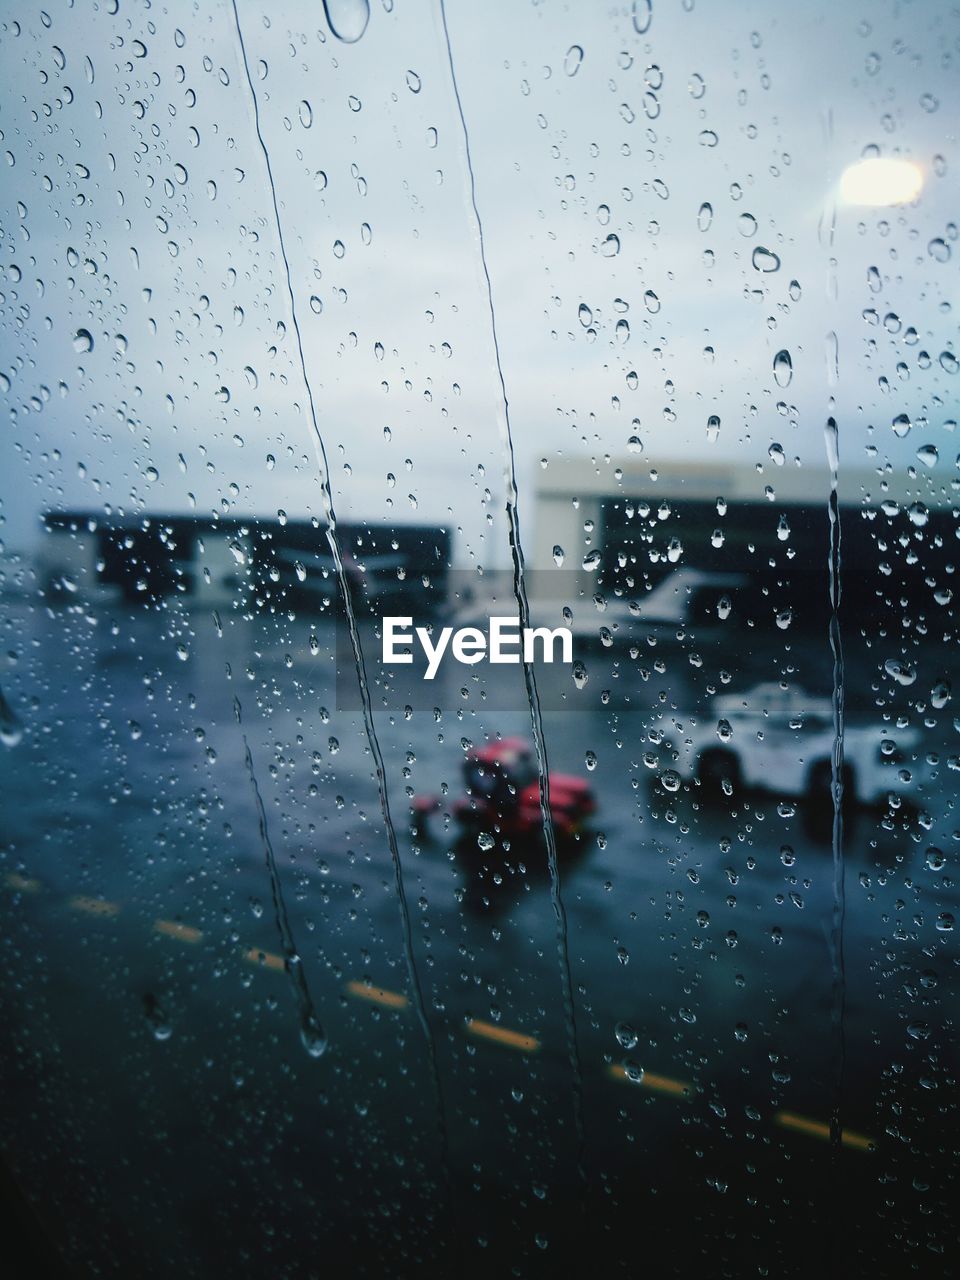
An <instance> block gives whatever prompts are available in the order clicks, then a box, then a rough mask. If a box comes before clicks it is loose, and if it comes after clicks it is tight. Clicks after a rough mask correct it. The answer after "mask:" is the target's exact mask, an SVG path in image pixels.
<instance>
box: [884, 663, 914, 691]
mask: <svg viewBox="0 0 960 1280" xmlns="http://www.w3.org/2000/svg"><path fill="white" fill-rule="evenodd" d="M883 669H884V671H885V672H886V673H887V675H888V676H889V677H890V678H891V680H896V682H897V684H901V685H904V686H906V685H911V684H913V683H914V681H915V680H916V678H917V673H916V671H915V670H914V668H913V667H911V666H908V665H907V663H905V662H901V661H900V660H899V659H898V658H888V659H887V660H886V662H885V663H884V664H883Z"/></svg>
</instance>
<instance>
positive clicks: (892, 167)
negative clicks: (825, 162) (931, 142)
mask: <svg viewBox="0 0 960 1280" xmlns="http://www.w3.org/2000/svg"><path fill="white" fill-rule="evenodd" d="M922 186H923V170H922V169H921V168H920V167H919V165H915V164H912V163H911V161H909V160H893V159H889V160H881V159H880V158H879V157H875V158H874V159H871V160H858V161H857V163H856V164H852V165H850V166H849V168H847V169H844V171H843V176H842V177H841V179H840V199H841V200H842V201H843V203H844V204H869V205H875V206H876V205H885V204H909V203H910V201H911V200H916V198H917V196H918V195H919V194H920V188H921V187H922Z"/></svg>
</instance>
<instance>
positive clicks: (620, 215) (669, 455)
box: [0, 0, 960, 566]
mask: <svg viewBox="0 0 960 1280" xmlns="http://www.w3.org/2000/svg"><path fill="white" fill-rule="evenodd" d="M20 10H23V11H22V12H18V17H17V19H16V20H13V19H12V18H7V19H6V20H5V21H4V22H2V23H0V59H2V73H3V78H2V82H0V83H2V89H0V92H2V95H3V102H2V111H0V128H2V142H0V151H2V153H3V157H2V158H3V161H4V165H5V167H4V170H3V172H4V175H5V181H4V183H3V186H2V188H0V218H2V242H0V266H2V281H0V292H2V305H0V344H2V345H0V371H2V372H3V380H2V383H0V394H2V403H3V405H4V408H5V414H6V420H5V422H4V427H3V434H2V438H0V498H2V502H3V514H4V518H5V527H4V530H3V537H4V539H5V542H6V544H7V546H8V548H10V549H19V548H22V547H26V546H28V545H29V543H30V540H31V538H32V537H33V536H34V530H35V528H36V526H37V518H38V515H39V513H40V512H41V511H43V510H46V509H50V508H54V509H55V508H58V507H65V506H66V507H83V508H90V509H93V510H104V509H105V508H108V507H109V508H110V509H112V510H117V509H123V510H124V511H126V512H128V513H130V512H136V511H149V510H163V511H185V510H191V509H193V508H194V507H195V509H196V510H198V511H200V512H204V511H211V510H216V511H221V512H227V511H229V512H230V513H231V514H240V515H242V514H246V513H252V512H256V513H266V514H275V513H276V512H277V511H278V510H285V511H287V512H288V513H289V514H290V515H298V516H299V515H304V514H317V515H320V514H321V513H322V502H321V490H320V485H319V480H318V475H319V473H318V460H317V455H316V451H315V446H314V430H313V424H312V422H311V414H310V410H309V397H308V394H307V388H306V386H305V382H304V376H303V368H302V366H301V361H300V354H299V344H298V335H297V330H298V329H299V336H300V340H301V341H302V349H303V357H304V360H303V363H304V365H305V367H306V373H307V378H308V379H309V384H310V390H311V392H312V396H313V402H314V406H315V412H316V425H317V428H318V430H319V433H320V436H321V437H322V440H323V444H324V448H325V451H326V456H327V460H328V464H329V480H330V486H331V489H332V491H333V497H334V503H335V506H336V511H337V515H338V517H339V518H340V519H342V520H376V521H394V520H428V521H436V522H442V523H446V524H449V525H451V526H452V527H453V528H454V529H455V530H459V531H460V532H459V536H458V537H457V544H456V545H457V558H458V561H459V562H460V563H463V564H467V563H473V562H478V563H482V564H484V565H491V566H492V565H496V564H503V563H505V562H506V560H507V558H508V547H507V540H506V531H505V524H504V520H503V504H504V497H505V492H506V489H505V480H504V465H505V457H506V455H505V448H504V444H505V433H504V424H503V404H502V400H501V396H500V380H499V376H498V372H497V367H496V363H495V359H494V347H493V334H492V329H491V317H490V311H489V308H488V298H487V286H486V280H485V277H484V273H483V269H482V261H481V241H480V236H479V233H478V227H477V223H476V220H475V217H474V212H473V207H472V204H471V200H470V188H469V181H468V168H467V152H466V143H467V139H468V140H469V150H470V158H471V160H472V165H473V172H474V177H475V183H476V200H477V205H478V208H479V212H480V217H481V220H482V223H483V248H484V251H485V255H486V261H487V266H488V269H489V274H490V283H491V291H492V297H493V304H494V311H495V316H496V326H497V338H498V343H499V349H500V355H501V363H502V371H503V378H504V383H505V386H506V391H507V396H508V398H509V405H510V419H511V428H512V434H513V441H514V450H515V463H516V473H517V479H518V484H519V507H520V512H521V518H522V520H523V521H524V523H525V525H526V526H527V527H529V525H530V524H531V523H532V522H533V521H535V519H536V509H535V502H534V491H535V487H536V484H537V482H538V479H539V478H540V476H541V474H542V467H543V466H544V465H546V467H547V468H549V465H550V462H551V460H553V459H556V458H558V457H567V458H570V457H573V458H582V459H583V464H584V466H585V467H589V466H590V465H591V459H597V458H603V457H604V456H606V455H609V456H611V457H614V458H618V457H622V456H631V457H634V458H635V459H636V457H637V456H639V458H640V460H641V462H643V463H647V462H649V465H650V466H651V467H654V466H655V467H657V469H658V470H659V472H660V474H661V477H663V478H664V479H667V478H668V477H669V470H670V463H671V461H678V460H682V461H685V462H688V463H689V462H690V461H696V460H698V459H702V460H707V461H709V460H712V459H716V460H718V461H719V460H725V461H729V460H730V459H735V460H737V461H739V462H741V463H742V465H743V466H744V468H746V469H752V470H755V469H756V468H757V466H758V465H759V466H761V467H766V468H767V470H768V471H769V468H770V460H769V457H768V449H769V446H770V444H771V443H773V442H776V443H778V444H780V445H781V446H782V448H783V451H784V454H785V455H786V457H787V459H788V462H787V465H791V466H793V465H798V464H797V462H796V461H795V460H799V465H804V466H808V467H814V466H816V467H822V466H823V460H824V446H823V430H822V427H823V420H824V418H825V416H826V415H827V414H828V413H829V412H831V397H833V400H834V402H835V407H834V408H833V412H835V414H836V416H837V419H838V421H839V423H840V429H841V452H842V459H843V465H844V466H845V467H850V468H856V469H858V470H861V469H863V468H865V467H868V466H869V467H876V466H882V465H884V464H885V463H887V462H889V463H890V464H891V465H892V466H893V468H894V469H895V470H896V471H897V472H898V473H905V472H906V471H907V469H908V468H910V467H914V468H916V469H917V472H918V480H917V484H918V487H919V486H923V487H924V489H925V491H927V492H929V494H930V496H931V497H932V498H933V499H934V500H936V498H937V495H938V494H939V495H940V500H943V495H944V494H947V495H949V487H948V486H949V485H950V482H951V480H952V478H953V476H954V475H956V470H955V466H954V462H955V458H956V454H957V449H958V444H957V437H956V435H955V434H953V433H952V420H953V419H955V418H956V417H957V408H956V403H955V388H956V387H957V385H958V382H960V377H958V375H957V373H956V367H957V360H956V355H955V353H957V352H960V341H958V332H957V318H956V311H955V309H954V308H953V301H954V298H955V295H956V293H957V288H956V286H957V281H958V276H957V263H958V261H960V246H958V245H957V242H956V236H957V231H956V226H955V225H954V222H953V219H955V218H956V216H957V214H956V198H955V195H956V189H957V188H956V177H955V175H956V172H957V162H958V158H957V155H956V150H957V140H956V124H955V122H956V120H957V119H958V118H960V76H958V74H957V61H958V57H960V36H958V31H960V24H958V21H957V14H956V11H955V9H954V7H953V6H952V5H949V4H947V3H939V2H937V0H923V2H922V3H921V2H920V0H917V2H915V3H870V4H866V3H864V4H849V5H848V4H844V5H838V4H836V3H835V2H833V0H811V2H810V3H805V4H803V5H797V4H796V3H786V2H781V0H762V3H761V2H757V3H752V4H751V3H743V2H740V0H738V2H737V3H720V2H719V0H713V2H710V3H708V0H653V5H652V7H651V8H650V9H649V12H648V6H647V5H646V4H644V3H639V4H637V5H631V4H622V3H621V4H606V3H601V2H599V0H597V2H596V3H595V2H593V0H589V2H584V0H579V2H576V3H575V2H574V0H570V3H566V4H564V3H560V2H559V0H486V2H485V3H484V4H476V3H472V2H471V0H448V3H447V22H448V26H449V36H450V46H451V50H452V58H453V65H454V70H455V73H456V79H457V85H458V87H459V92H460V96H461V100H462V106H463V113H464V118H465V120H466V126H467V138H466V139H465V136H464V130H463V128H462V126H461V121H460V116H459V113H458V111H457V104H456V99H455V96H454V85H453V80H452V78H451V68H450V64H449V61H448V56H447V46H446V41H445V35H444V26H443V21H442V14H441V10H440V7H439V4H438V2H437V0H371V3H370V6H369V11H367V6H366V5H365V4H364V3H363V0H328V3H327V5H326V6H324V5H323V4H321V3H319V0H312V2H311V3H302V2H298V3H293V2H289V3H287V2H285V0H275V2H272V3H270V4H262V3H252V2H251V0H237V13H238V15H239V23H240V29H241V32H242V36H243V47H244V48H245V49H246V55H247V64H248V67H249V71H250V77H251V79H252V87H253V94H255V96H256V103H257V108H258V111H259V120H260V131H261V135H262V138H263V142H264V144H265V146H266V149H267V152H268V154H269V159H270V166H271V169H272V173H273V178H274V189H275V195H276V201H277V209H278V211H279V217H280V223H281V227H282V234H283V239H284V243H285V247H286V257H287V265H288V266H289V273H290V283H291V285H292V290H293V296H294V306H293V307H292V308H291V304H290V298H289V295H288V291H287V276H286V265H285V263H284V261H283V258H282V257H281V254H280V244H279V239H278V229H277V220H276V217H275V212H274V203H273V194H274V193H273V192H271V188H270V184H269V182H268V175H267V166H266V162H265V158H264V154H263V150H262V149H261V146H260V141H259V138H258V132H257V127H256V121H255V116H254V98H253V94H251V85H250V83H249V82H248V79H247V75H246V72H245V68H244V63H243V59H242V57H241V43H240V40H239V39H238V32H237V24H236V21H235V13H234V8H233V6H232V4H231V3H214V2H213V0H210V2H204V3H195V4H190V3H186V0H182V2H181V0H168V3H166V4H164V5H161V4H148V3H146V0H74V3H72V4H71V3H70V2H69V0H49V3H47V5H46V8H45V10H44V11H43V12H41V9H40V7H39V6H20ZM331 21H332V26H331ZM334 28H336V30H339V31H340V33H341V34H346V35H348V36H355V35H358V34H359V33H361V32H362V34H359V38H357V39H351V40H344V39H341V38H338V35H337V34H336V31H335V30H334ZM864 156H867V157H871V156H880V157H900V158H905V159H909V160H910V161H911V162H913V164H914V165H915V166H916V168H917V171H918V182H920V183H921V184H922V185H921V188H920V193H919V196H918V197H917V198H916V199H914V200H911V201H909V202H908V203H901V204H895V205H892V206H890V207H863V206H860V205H857V204H851V203H850V202H848V201H846V200H844V199H842V198H840V195H839V187H838V184H839V180H840V177H841V174H842V173H843V172H844V170H845V169H846V168H847V167H848V166H849V165H851V164H853V163H855V162H857V161H858V160H860V159H861V158H863V157H864ZM780 351H788V352H789V353H790V357H791V362H792V370H793V372H792V378H791V379H790V381H789V382H787V381H786V376H785V374H784V371H783V370H782V369H781V376H780V377H779V378H778V377H777V376H776V375H775V372H774V362H775V357H776V355H777V353H778V352H780ZM784 384H786V385H784ZM711 415H716V416H717V417H719V419H720V427H719V431H718V432H715V433H709V434H708V430H707V422H708V419H709V418H710V416H711ZM901 415H906V419H907V420H908V421H909V423H910V424H911V425H910V427H909V429H907V428H906V427H905V426H901V427H900V428H899V429H898V431H899V433H898V432H897V431H894V429H893V427H892V423H893V422H894V420H895V419H897V418H898V417H900V416H901ZM714 436H715V438H714ZM632 438H634V443H633V444H632V445H631V444H630V441H631V439H632ZM636 438H638V439H639V441H640V442H641V444H640V446H637V445H636V443H635V440H636ZM930 446H933V448H934V449H935V450H936V451H937V452H936V454H934V453H932V452H931V449H930ZM638 447H639V449H640V453H639V455H637V454H635V453H634V452H631V450H636V449H637V448H638ZM918 454H920V455H922V457H921V459H920V460H919V461H918ZM931 463H932V465H931ZM757 477H758V480H757V483H758V486H760V487H762V485H763V484H764V483H766V482H767V481H766V479H765V478H764V475H763V474H762V473H761V472H757Z"/></svg>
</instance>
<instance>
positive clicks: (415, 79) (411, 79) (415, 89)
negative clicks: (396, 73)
mask: <svg viewBox="0 0 960 1280" xmlns="http://www.w3.org/2000/svg"><path fill="white" fill-rule="evenodd" d="M407 88H408V89H409V90H410V92H411V93H419V92H420V77H419V76H418V75H417V73H416V72H415V71H408V72H407Z"/></svg>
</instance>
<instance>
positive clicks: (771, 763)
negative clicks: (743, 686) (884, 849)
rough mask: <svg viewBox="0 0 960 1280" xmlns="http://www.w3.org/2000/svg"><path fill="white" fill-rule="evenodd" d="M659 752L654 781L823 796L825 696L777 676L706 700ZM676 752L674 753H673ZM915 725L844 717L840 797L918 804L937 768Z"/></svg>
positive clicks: (827, 791) (829, 765)
mask: <svg viewBox="0 0 960 1280" xmlns="http://www.w3.org/2000/svg"><path fill="white" fill-rule="evenodd" d="M670 738H671V740H670V742H669V743H667V742H665V743H664V746H666V747H667V751H666V752H664V750H662V749H661V751H660V753H659V758H660V762H661V765H662V768H661V769H660V771H659V777H660V781H661V783H662V784H663V785H664V786H665V787H666V788H667V789H668V790H676V789H677V787H678V785H680V784H682V783H683V782H694V783H697V784H699V785H700V786H702V787H704V788H706V789H708V790H714V791H720V790H721V789H723V790H726V791H731V792H732V791H736V790H737V789H740V788H748V789H758V790H765V791H771V792H774V793H775V794H777V795H781V796H789V797H806V798H809V799H811V800H816V801H823V802H827V803H829V802H830V801H831V798H832V782H833V755H834V747H835V742H836V735H835V730H834V721H833V707H832V703H831V700H830V699H829V698H824V697H819V696H816V695H812V694H809V693H805V692H804V691H803V690H800V689H795V688H784V687H783V686H782V685H779V684H776V683H769V684H758V685H756V686H755V687H754V688H752V689H750V690H749V691H748V692H746V693H743V694H722V695H718V696H717V697H715V698H714V699H713V700H712V703H711V709H710V714H709V716H708V717H705V718H698V720H697V721H696V723H694V721H692V720H691V721H690V722H689V723H684V725H683V732H682V733H674V734H672V735H670ZM673 757H675V758H673ZM940 768H941V766H940V762H939V760H938V758H937V756H936V755H933V754H929V753H928V752H927V751H926V750H925V744H924V739H923V735H922V733H921V731H920V730H918V729H917V728H914V727H907V728H903V729H899V728H895V727H894V726H892V725H862V724H861V725H857V724H851V725H847V726H846V727H845V730H844V735H843V767H842V781H843V792H844V798H845V800H847V801H855V802H856V803H859V804H862V805H877V804H885V803H887V802H888V800H889V798H890V797H894V799H895V801H896V803H898V804H903V803H904V802H907V801H909V802H911V803H912V804H914V805H919V804H920V803H921V802H922V799H923V797H924V796H925V795H926V794H929V793H930V792H931V790H932V789H933V786H932V784H935V782H936V779H937V777H938V776H939V772H940Z"/></svg>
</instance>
